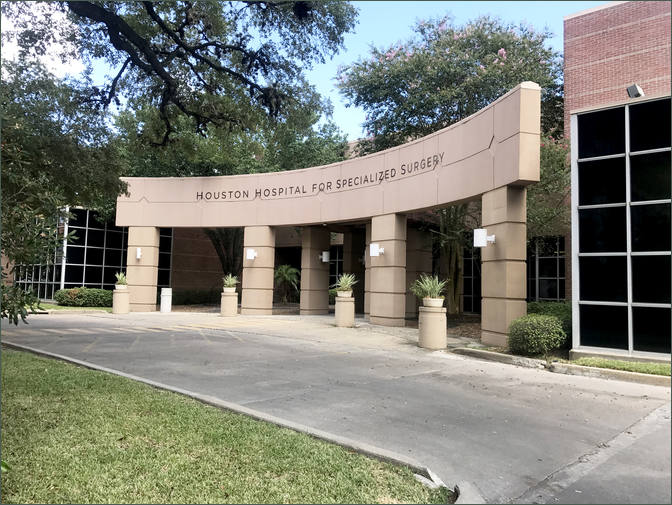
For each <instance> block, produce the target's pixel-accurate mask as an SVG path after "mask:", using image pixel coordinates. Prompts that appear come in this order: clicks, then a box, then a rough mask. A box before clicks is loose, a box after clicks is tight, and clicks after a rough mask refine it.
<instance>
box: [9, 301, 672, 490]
mask: <svg viewBox="0 0 672 505" xmlns="http://www.w3.org/2000/svg"><path fill="white" fill-rule="evenodd" d="M29 321H30V324H29V325H20V326H19V327H18V328H15V327H11V328H10V327H7V326H5V321H3V326H2V329H3V332H2V341H3V342H12V343H17V344H22V345H25V346H30V347H33V348H37V349H41V350H44V351H48V352H52V353H57V354H61V355H66V356H69V357H72V358H76V359H79V360H83V361H88V362H91V363H95V364H97V365H101V366H105V367H108V368H112V369H115V370H119V371H122V372H126V373H130V374H134V375H138V376H141V377H145V378H147V379H151V380H154V381H158V382H162V383H165V384H168V385H171V386H174V387H180V388H183V389H188V390H192V391H197V392H199V393H203V394H208V395H212V396H214V397H217V398H220V399H222V400H225V401H228V402H234V403H237V404H239V405H243V406H246V407H249V408H253V409H256V410H258V411H262V412H265V413H268V414H271V415H274V416H277V417H280V418H283V419H287V420H289V421H293V422H296V423H301V424H304V425H308V426H311V427H314V428H316V429H320V430H324V431H327V432H331V433H334V434H336V435H339V436H344V437H348V438H351V439H355V440H360V441H362V442H365V443H368V444H371V445H375V446H378V447H382V448H385V449H388V450H392V451H395V452H397V453H400V454H405V455H408V456H410V457H412V458H415V459H416V460H418V461H420V462H422V463H424V464H425V465H427V466H429V467H430V468H431V469H432V470H434V471H435V472H436V473H438V474H439V476H440V477H441V478H442V479H443V480H444V481H445V482H447V483H456V482H460V481H466V482H470V483H472V484H473V485H475V486H476V487H477V489H478V491H479V492H480V494H481V495H482V496H483V498H484V500H486V501H487V502H490V503H503V502H510V501H511V502H538V503H546V502H549V503H557V502H562V503H670V406H669V402H670V389H669V388H666V387H660V386H646V385H640V384H631V383H625V382H619V381H610V380H605V379H596V378H587V377H576V376H566V375H559V374H552V373H549V372H546V371H544V370H533V369H527V368H519V367H514V366H510V365H503V364H499V363H491V362H484V361H478V360H474V359H471V358H466V357H462V356H456V355H452V354H449V353H443V352H434V353H432V352H427V351H425V350H422V349H419V348H417V347H416V346H415V342H414V335H415V334H416V333H417V331H416V330H409V329H399V330H387V329H381V328H377V327H373V326H371V325H367V324H363V323H362V324H360V327H359V328H354V329H347V330H346V329H339V328H334V327H333V326H332V325H331V320H330V319H329V318H324V317H322V318H320V317H312V318H311V317H298V316H273V317H266V318H263V317H243V316H239V317H236V318H220V317H218V316H217V315H216V314H193V313H192V314H185V313H182V314H175V313H174V314H157V313H151V314H131V315H127V316H114V315H111V314H101V313H97V314H86V315H84V314H81V315H75V314H69V315H62V314H59V315H49V316H31V317H30V319H29Z"/></svg>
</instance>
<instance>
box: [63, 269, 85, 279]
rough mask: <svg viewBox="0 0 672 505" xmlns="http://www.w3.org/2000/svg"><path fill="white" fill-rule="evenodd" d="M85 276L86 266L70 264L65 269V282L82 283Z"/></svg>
mask: <svg viewBox="0 0 672 505" xmlns="http://www.w3.org/2000/svg"><path fill="white" fill-rule="evenodd" d="M83 276H84V267H82V266H77V265H68V266H67V267H66V269H65V282H76V283H81V282H82V278H83Z"/></svg>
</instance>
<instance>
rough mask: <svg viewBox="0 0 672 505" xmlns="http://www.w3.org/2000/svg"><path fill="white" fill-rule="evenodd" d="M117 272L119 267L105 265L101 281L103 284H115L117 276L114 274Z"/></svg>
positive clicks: (119, 270) (119, 269)
mask: <svg viewBox="0 0 672 505" xmlns="http://www.w3.org/2000/svg"><path fill="white" fill-rule="evenodd" d="M117 272H121V268H114V267H112V268H110V267H105V271H104V274H103V282H104V283H105V284H115V283H116V282H117V277H116V276H115V274H116V273H117Z"/></svg>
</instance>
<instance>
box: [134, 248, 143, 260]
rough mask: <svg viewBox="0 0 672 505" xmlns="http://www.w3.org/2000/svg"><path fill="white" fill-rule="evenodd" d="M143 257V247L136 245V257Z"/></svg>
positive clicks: (137, 258)
mask: <svg viewBox="0 0 672 505" xmlns="http://www.w3.org/2000/svg"><path fill="white" fill-rule="evenodd" d="M140 258H142V247H136V248H135V259H136V260H139V259H140Z"/></svg>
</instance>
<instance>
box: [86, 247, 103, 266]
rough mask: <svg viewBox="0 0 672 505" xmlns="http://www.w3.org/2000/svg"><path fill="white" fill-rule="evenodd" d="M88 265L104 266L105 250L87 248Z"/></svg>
mask: <svg viewBox="0 0 672 505" xmlns="http://www.w3.org/2000/svg"><path fill="white" fill-rule="evenodd" d="M86 264H87V265H102V264H103V249H102V248H101V249H96V248H95V247H87V248H86Z"/></svg>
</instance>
